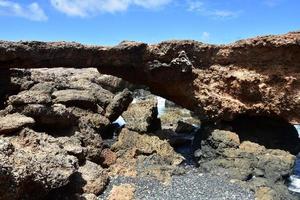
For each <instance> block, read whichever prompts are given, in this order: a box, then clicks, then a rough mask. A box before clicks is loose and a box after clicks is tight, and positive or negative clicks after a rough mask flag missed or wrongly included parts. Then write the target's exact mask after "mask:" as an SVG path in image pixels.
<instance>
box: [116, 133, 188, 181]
mask: <svg viewBox="0 0 300 200" xmlns="http://www.w3.org/2000/svg"><path fill="white" fill-rule="evenodd" d="M112 150H113V151H115V152H116V155H117V157H118V158H117V160H116V163H115V164H113V165H111V166H110V170H111V174H112V175H123V176H133V177H135V176H139V177H151V178H155V179H158V180H160V181H163V182H166V183H168V182H169V181H170V180H171V176H172V174H173V173H174V171H176V170H177V166H178V165H179V164H180V163H181V162H182V161H183V160H184V158H183V157H182V156H181V155H180V154H178V153H176V152H175V151H174V149H173V148H172V147H171V146H170V144H169V143H168V142H167V141H166V140H161V139H160V138H159V137H157V136H155V135H148V134H141V133H137V132H134V131H130V130H128V129H126V128H125V129H122V131H121V133H120V135H119V137H118V141H117V142H116V143H115V144H114V145H113V146H112Z"/></svg>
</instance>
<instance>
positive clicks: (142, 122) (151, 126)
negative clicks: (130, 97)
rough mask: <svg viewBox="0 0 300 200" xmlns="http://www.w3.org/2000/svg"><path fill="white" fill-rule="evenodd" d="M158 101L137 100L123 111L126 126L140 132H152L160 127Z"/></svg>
mask: <svg viewBox="0 0 300 200" xmlns="http://www.w3.org/2000/svg"><path fill="white" fill-rule="evenodd" d="M157 114H158V111H157V101H156V100H155V99H148V100H137V101H136V102H134V103H132V104H130V106H129V107H128V109H127V110H126V111H125V112H123V114H122V117H123V118H124V120H125V122H126V125H125V127H126V128H128V129H130V130H133V131H137V132H140V133H147V132H152V131H155V130H157V129H159V128H160V121H159V119H158V118H157Z"/></svg>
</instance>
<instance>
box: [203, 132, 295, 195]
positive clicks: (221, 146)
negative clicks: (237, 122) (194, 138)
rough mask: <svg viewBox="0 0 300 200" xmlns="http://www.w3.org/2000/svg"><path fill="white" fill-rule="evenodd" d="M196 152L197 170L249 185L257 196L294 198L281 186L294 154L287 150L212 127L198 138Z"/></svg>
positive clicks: (287, 173)
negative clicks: (269, 147)
mask: <svg viewBox="0 0 300 200" xmlns="http://www.w3.org/2000/svg"><path fill="white" fill-rule="evenodd" d="M200 154H201V159H200V160H199V166H200V169H202V170H204V171H205V172H210V173H213V174H219V175H222V176H225V177H227V178H229V179H231V180H232V181H233V182H237V183H239V184H240V185H242V186H244V187H247V188H250V189H251V190H252V191H254V192H255V193H256V196H257V197H259V199H260V198H263V197H264V196H271V197H272V198H271V199H291V200H292V199H297V197H295V196H292V195H291V194H290V193H289V192H288V190H287V186H286V185H285V181H286V178H287V177H288V176H289V175H290V174H291V172H292V170H293V166H294V162H295V156H294V155H292V154H290V153H289V152H286V151H283V150H278V149H277V150H276V149H266V148H265V147H264V146H262V145H259V144H256V143H253V142H250V141H243V142H240V139H239V136H238V135H237V134H236V133H233V132H230V131H224V130H217V129H216V130H213V131H212V132H211V133H210V134H209V136H208V138H206V139H204V140H203V141H202V148H201V152H200ZM264 198H265V197H264Z"/></svg>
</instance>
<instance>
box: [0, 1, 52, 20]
mask: <svg viewBox="0 0 300 200" xmlns="http://www.w3.org/2000/svg"><path fill="white" fill-rule="evenodd" d="M0 15H6V16H16V17H22V18H26V19H29V20H32V21H46V20H47V19H48V17H47V16H46V14H45V12H44V10H43V9H42V8H41V7H40V6H39V4H38V3H35V2H34V3H31V4H29V5H26V6H23V5H21V4H19V3H16V2H13V1H7V0H0Z"/></svg>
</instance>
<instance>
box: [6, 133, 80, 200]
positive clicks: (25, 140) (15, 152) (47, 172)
mask: <svg viewBox="0 0 300 200" xmlns="http://www.w3.org/2000/svg"><path fill="white" fill-rule="evenodd" d="M54 140H55V139H54V138H53V137H51V136H48V135H47V134H45V133H36V132H34V131H31V130H28V129H24V130H23V131H22V132H21V133H20V135H19V136H14V137H11V138H5V137H0V149H1V150H0V160H1V163H0V199H1V200H8V199H43V198H45V197H46V195H47V194H48V193H49V192H50V191H51V190H53V189H57V188H59V187H63V186H66V185H67V184H68V183H69V178H70V176H71V175H72V174H73V173H75V171H76V169H77V167H78V160H77V158H76V157H74V156H71V155H68V154H67V152H66V151H64V150H63V149H61V148H60V147H59V146H58V144H57V143H53V141H54Z"/></svg>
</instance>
